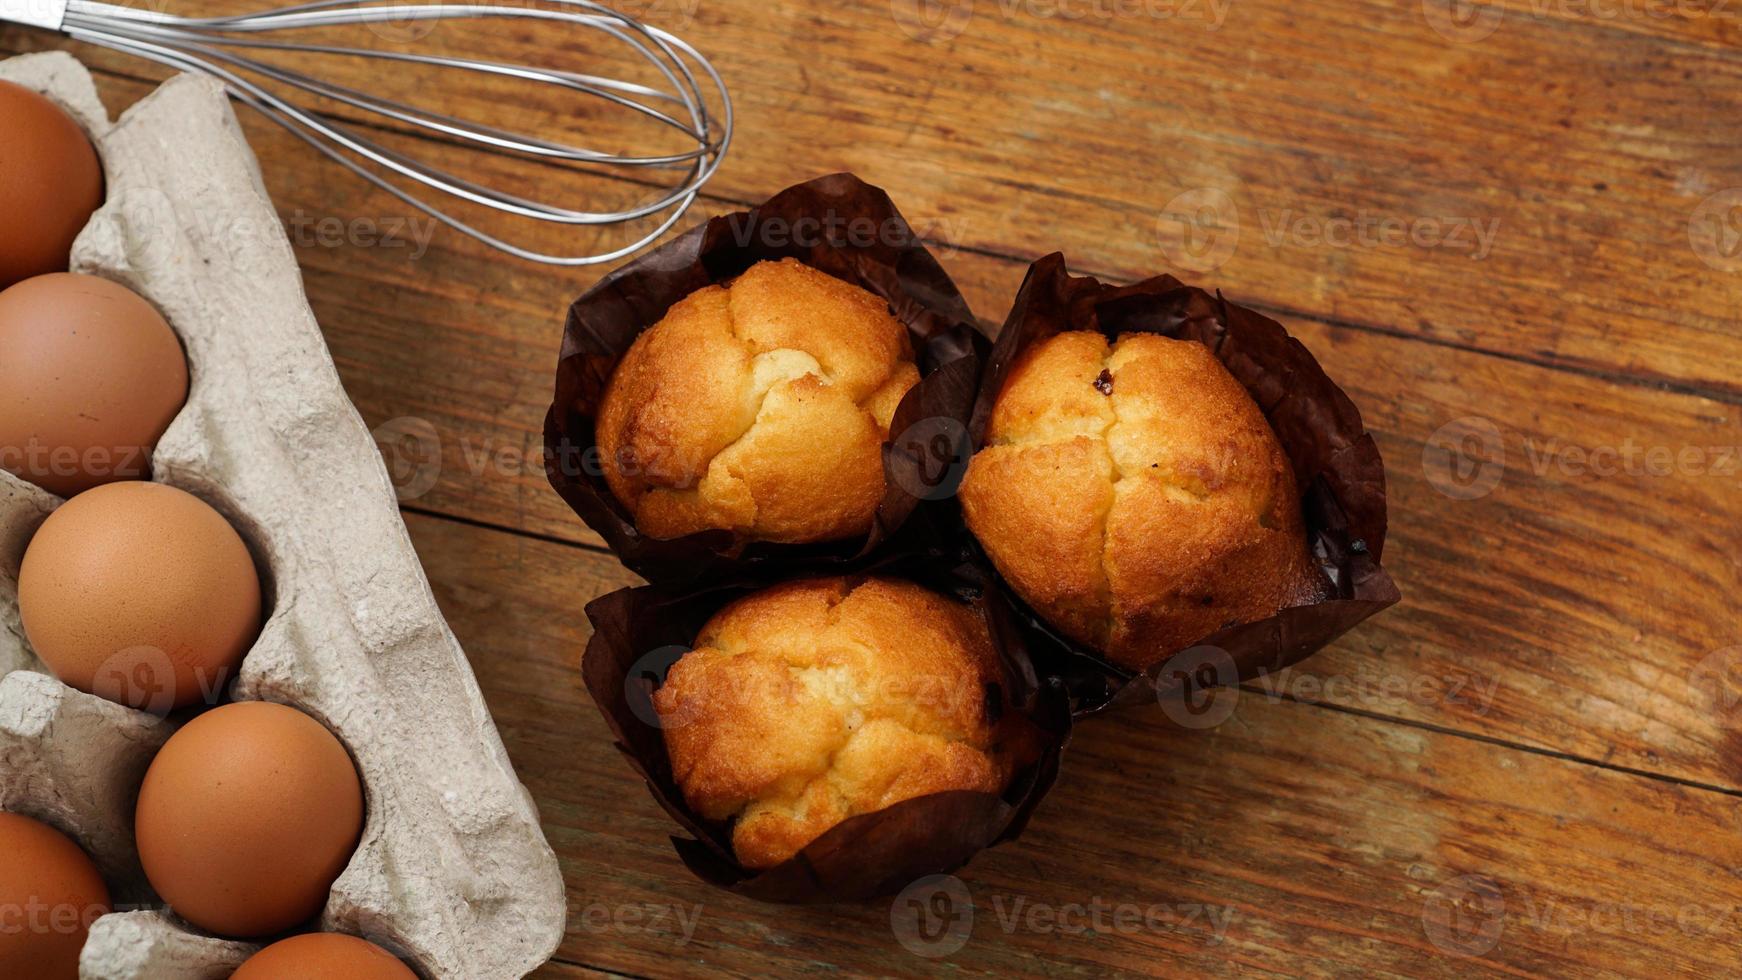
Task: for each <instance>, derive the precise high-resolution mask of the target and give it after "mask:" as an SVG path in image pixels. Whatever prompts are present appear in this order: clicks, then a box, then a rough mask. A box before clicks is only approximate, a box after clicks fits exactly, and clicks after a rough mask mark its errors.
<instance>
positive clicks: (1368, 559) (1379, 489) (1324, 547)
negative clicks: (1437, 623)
mask: <svg viewBox="0 0 1742 980" xmlns="http://www.w3.org/2000/svg"><path fill="white" fill-rule="evenodd" d="M1066 330H1098V331H1100V332H1101V333H1103V334H1105V335H1106V336H1107V337H1108V338H1110V339H1111V338H1116V337H1117V336H1118V335H1119V334H1122V333H1136V332H1143V333H1156V334H1162V335H1164V336H1168V337H1174V338H1177V339H1181V340H1196V341H1198V342H1200V343H1202V344H1204V345H1205V346H1207V347H1209V348H1210V350H1212V351H1214V352H1215V354H1216V356H1217V357H1218V358H1220V359H1221V361H1222V363H1223V364H1224V365H1226V366H1227V368H1228V370H1229V372H1230V373H1232V374H1233V375H1234V377H1235V378H1236V379H1238V380H1239V382H1240V383H1241V384H1242V385H1244V386H1245V387H1246V390H1247V391H1248V392H1250V393H1251V395H1252V398H1253V400H1254V401H1256V402H1257V403H1258V407H1259V408H1261V409H1263V411H1264V415H1265V417H1266V418H1268V419H1269V420H1270V425H1271V427H1272V428H1273V429H1275V430H1276V435H1277V437H1278V438H1279V439H1280V440H1281V442H1282V447H1283V450H1284V451H1285V452H1286V453H1287V454H1288V458H1289V460H1290V462H1291V463H1292V464H1293V465H1294V473H1295V477H1296V480H1297V481H1298V484H1299V486H1300V487H1301V508H1302V515H1303V516H1304V518H1305V523H1306V533H1307V542H1308V544H1309V545H1310V547H1311V550H1312V553H1313V555H1314V557H1315V558H1316V559H1317V562H1318V566H1319V569H1320V570H1321V571H1322V573H1323V575H1324V578H1325V591H1324V593H1323V598H1321V599H1319V600H1318V601H1316V602H1313V603H1310V604H1307V605H1300V606H1294V607H1291V608H1287V609H1283V610H1281V611H1280V612H1278V613H1277V614H1276V615H1274V616H1271V617H1269V618H1267V619H1262V620H1258V621H1256V622H1251V623H1245V624H1241V625H1237V626H1231V627H1228V628H1226V629H1223V630H1221V631H1219V632H1217V633H1214V634H1212V635H1210V636H1208V637H1205V638H1204V639H1202V640H1200V641H1199V642H1198V643H1197V644H1194V646H1196V647H1210V648H1213V649H1215V650H1219V651H1221V652H1222V653H1225V654H1226V655H1227V657H1228V658H1230V659H1231V661H1232V666H1233V668H1235V669H1237V670H1238V672H1239V676H1240V678H1241V679H1242V680H1249V679H1251V678H1253V677H1255V676H1258V675H1260V674H1263V673H1266V672H1269V671H1275V670H1281V669H1282V668H1284V667H1287V666H1289V665H1290V664H1294V663H1298V662H1299V661H1301V660H1302V659H1304V658H1306V657H1307V656H1309V655H1311V654H1312V653H1314V652H1315V651H1317V650H1318V649H1319V648H1321V647H1323V646H1324V645H1325V644H1327V643H1329V642H1331V641H1332V640H1334V639H1336V638H1337V637H1338V636H1341V635H1342V634H1344V633H1346V632H1348V631H1349V630H1350V629H1351V628H1353V627H1354V626H1355V625H1356V624H1357V623H1360V622H1361V621H1362V620H1364V619H1366V618H1367V617H1369V616H1372V615H1374V614H1375V613H1377V612H1379V611H1380V610H1382V609H1384V608H1385V607H1387V606H1389V605H1392V604H1393V603H1395V602H1397V601H1398V599H1399V598H1400V595H1399V593H1398V591H1397V586H1396V585H1395V584H1393V583H1392V581H1391V576H1390V575H1388V574H1386V572H1385V569H1384V568H1383V567H1381V565H1380V558H1381V555H1382V553H1383V551H1384V549H1385V465H1384V463H1383V462H1382V461H1381V460H1380V458H1379V448H1378V446H1376V445H1375V444H1374V442H1373V437H1372V436H1370V435H1368V434H1367V431H1366V429H1365V428H1364V427H1363V426H1362V424H1361V413H1360V411H1359V410H1358V409H1356V408H1355V403H1354V402H1352V401H1350V400H1349V396H1348V395H1346V394H1344V393H1343V390H1342V389H1341V388H1339V387H1337V385H1336V383H1335V382H1333V381H1331V379H1330V378H1328V377H1326V375H1325V372H1324V371H1323V369H1321V368H1320V367H1319V364H1318V361H1317V360H1315V359H1314V358H1313V355H1312V353H1311V352H1309V351H1308V350H1307V349H1306V348H1305V347H1304V346H1302V345H1301V343H1300V342H1299V341H1297V340H1295V339H1293V338H1292V337H1290V336H1289V335H1288V332H1287V331H1286V330H1284V329H1283V327H1282V325H1281V324H1279V323H1277V322H1276V321H1275V320H1271V319H1269V318H1268V317H1265V316H1262V315H1260V314H1258V313H1254V312H1253V311H1251V310H1248V309H1245V308H1244V307H1240V306H1236V305H1234V304H1233V303H1230V302H1228V301H1227V300H1225V299H1223V298H1222V297H1221V295H1220V294H1217V295H1211V294H1210V293H1207V292H1205V291H1204V290H1202V289H1197V288H1194V287H1188V286H1186V285H1184V284H1183V283H1181V282H1180V281H1179V280H1177V279H1174V278H1173V277H1172V276H1157V277H1155V278H1153V279H1146V280H1144V281H1143V282H1139V283H1135V284H1133V285H1129V286H1110V285H1106V284H1103V283H1101V282H1100V281H1098V280H1096V279H1094V278H1090V277H1081V278H1079V277H1075V276H1072V275H1070V274H1069V273H1067V272H1066V270H1065V260H1064V256H1063V255H1061V254H1059V253H1054V254H1052V255H1049V256H1047V257H1045V258H1043V259H1041V260H1040V261H1038V262H1036V263H1035V264H1034V265H1033V266H1031V267H1030V268H1029V270H1028V277H1027V279H1026V280H1024V282H1023V284H1022V290H1021V292H1019V293H1018V294H1017V297H1016V302H1015V305H1014V306H1013V307H1012V309H1011V311H1010V316H1009V318H1008V319H1007V320H1006V321H1005V323H1004V329H1003V330H1002V331H1001V332H1000V333H999V335H998V339H997V342H996V344H995V345H994V347H993V350H992V356H991V360H990V361H989V362H988V363H987V366H986V372H985V375H984V377H983V378H982V380H981V385H980V394H979V397H978V399H977V400H976V402H975V405H974V418H973V422H972V424H971V425H970V434H971V437H972V439H973V444H974V446H975V447H976V448H978V447H979V446H980V445H981V444H982V442H983V439H984V435H985V432H986V427H987V425H988V423H989V421H990V419H991V412H992V403H993V401H994V400H995V399H996V398H997V395H998V393H999V391H1000V390H1002V388H1003V386H1004V380H1005V378H1006V377H1007V376H1008V375H1009V373H1010V369H1011V367H1012V366H1013V365H1014V364H1015V363H1016V359H1017V357H1018V356H1020V354H1021V353H1022V351H1023V350H1025V349H1026V348H1027V347H1028V345H1030V344H1033V343H1035V342H1037V341H1041V340H1044V339H1046V338H1047V337H1050V336H1052V335H1053V334H1056V333H1060V332H1063V331H1066ZM1000 588H1003V585H1002V582H1000ZM1006 591H1008V590H1006ZM1009 601H1010V603H1011V604H1012V606H1013V607H1015V608H1017V609H1020V610H1023V612H1024V614H1025V616H1026V618H1027V619H1028V622H1029V625H1030V627H1031V637H1032V642H1031V646H1032V647H1033V652H1034V656H1035V658H1036V661H1037V662H1038V663H1039V665H1040V669H1041V670H1042V671H1043V672H1044V673H1052V674H1056V675H1057V676H1058V677H1059V678H1060V679H1061V680H1062V681H1063V682H1064V683H1065V684H1066V685H1067V686H1068V687H1069V689H1070V690H1071V692H1072V695H1073V697H1074V698H1075V700H1076V702H1077V711H1078V714H1089V713H1093V712H1096V711H1100V710H1103V709H1105V708H1108V707H1112V706H1116V705H1124V704H1133V703H1140V702H1144V701H1148V702H1151V703H1152V704H1153V702H1154V701H1155V699H1156V698H1157V697H1159V696H1166V695H1169V694H1172V693H1177V692H1178V690H1179V688H1180V686H1181V685H1182V684H1183V683H1188V682H1197V679H1195V678H1187V677H1184V676H1176V675H1175V671H1174V669H1173V667H1171V666H1170V665H1169V664H1167V663H1162V664H1158V665H1157V666H1156V667H1154V668H1151V669H1150V670H1149V671H1148V672H1147V673H1145V674H1142V675H1136V676H1133V675H1132V674H1131V673H1130V672H1128V671H1125V670H1123V669H1121V668H1119V667H1116V666H1114V665H1112V664H1110V663H1108V662H1106V661H1105V660H1104V659H1102V658H1101V657H1100V656H1099V655H1098V654H1097V653H1096V652H1094V651H1093V650H1090V649H1088V648H1086V647H1083V646H1081V645H1079V644H1075V643H1072V642H1070V641H1068V640H1065V639H1064V638H1062V637H1060V636H1059V635H1057V634H1056V633H1055V632H1054V631H1052V630H1051V629H1049V628H1048V627H1047V626H1046V624H1045V623H1044V622H1043V621H1042V620H1041V619H1040V617H1038V616H1036V615H1034V614H1033V612H1032V611H1030V610H1028V608H1027V607H1026V606H1025V605H1024V604H1023V603H1022V601H1021V600H1020V599H1019V598H1017V597H1016V596H1015V595H1014V594H1010V595H1009ZM1160 652H1161V653H1163V654H1164V655H1166V654H1172V653H1175V652H1177V651H1160ZM1192 661H1193V663H1194V664H1195V665H1196V664H1201V663H1202V662H1203V661H1202V659H1201V658H1195V657H1194V658H1192ZM1224 679H1226V678H1224Z"/></svg>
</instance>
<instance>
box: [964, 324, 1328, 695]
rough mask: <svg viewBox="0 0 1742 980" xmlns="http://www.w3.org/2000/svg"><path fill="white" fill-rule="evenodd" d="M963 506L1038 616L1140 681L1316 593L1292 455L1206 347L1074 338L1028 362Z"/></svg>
mask: <svg viewBox="0 0 1742 980" xmlns="http://www.w3.org/2000/svg"><path fill="white" fill-rule="evenodd" d="M961 503H962V509H963V512H964V514H965V515H966V518H967V522H968V527H969V528H970V529H971V530H972V531H973V533H974V536H975V537H976V538H978V539H979V541H980V543H981V545H982V546H983V547H984V548H985V549H986V553H987V555H988V556H989V557H990V558H991V559H992V562H993V564H994V565H996V566H997V568H998V571H999V572H1000V573H1001V574H1002V575H1003V577H1004V579H1005V581H1007V582H1008V583H1009V584H1010V586H1011V588H1012V589H1014V590H1015V592H1016V593H1017V594H1018V595H1020V596H1021V597H1022V598H1023V600H1025V601H1026V602H1027V603H1028V604H1029V606H1031V607H1032V608H1033V609H1034V610H1035V611H1036V612H1037V613H1039V614H1040V615H1041V616H1042V617H1044V618H1045V619H1046V620H1047V621H1048V622H1050V623H1051V624H1052V625H1053V626H1054V627H1056V628H1057V629H1058V630H1059V631H1060V632H1062V633H1063V634H1064V635H1065V636H1067V637H1069V638H1070V639H1072V640H1074V641H1076V642H1078V643H1081V644H1084V645H1086V646H1089V647H1092V648H1094V649H1096V650H1098V651H1100V652H1101V653H1102V654H1104V655H1105V656H1106V657H1107V659H1109V660H1110V661H1112V662H1113V663H1115V664H1118V665H1120V666H1122V667H1126V668H1129V669H1131V670H1144V669H1146V668H1148V667H1151V666H1153V665H1154V664H1156V663H1159V662H1161V661H1162V660H1164V659H1166V658H1167V657H1168V656H1169V655H1170V654H1172V653H1174V652H1176V651H1178V650H1180V649H1182V648H1184V647H1186V646H1189V645H1190V644H1192V643H1193V642H1195V641H1197V640H1201V639H1203V638H1204V637H1206V636H1209V635H1210V634H1212V633H1214V632H1216V631H1217V630H1219V629H1222V628H1223V627H1226V626H1230V625H1233V624H1236V623H1241V622H1249V621H1252V620H1255V619H1262V618H1264V617H1266V616H1269V615H1272V614H1273V613H1275V612H1276V611H1277V610H1278V609H1280V608H1282V607H1284V606H1287V605H1293V604H1295V603H1297V602H1300V601H1306V600H1307V599H1309V598H1311V597H1312V594H1313V593H1314V592H1315V591H1316V590H1317V589H1318V573H1317V572H1316V570H1315V569H1314V568H1313V566H1312V564H1311V562H1310V561H1309V556H1308V554H1307V548H1306V535H1305V532H1304V530H1303V529H1302V523H1301V513H1300V495H1299V492H1298V491H1297V489H1296V487H1295V481H1294V472H1293V470H1292V469H1291V467H1290V466H1289V462H1288V459H1287V458H1286V457H1285V456H1284V455H1283V452H1282V446H1281V445H1280V444H1279V443H1278V442H1277V439H1276V434H1275V433H1274V432H1272V431H1271V429H1270V425H1269V423H1268V422H1267V421H1266V420H1265V418H1264V414H1263V413H1262V412H1261V411H1259V409H1258V406H1257V405H1256V404H1254V403H1253V401H1252V398H1251V397H1250V396H1249V395H1248V394H1247V392H1246V390H1245V389H1244V388H1243V387H1241V385H1240V383H1239V382H1238V381H1236V380H1235V379H1234V377H1233V376H1232V375H1230V374H1229V373H1228V370H1227V368H1225V367H1224V366H1223V365H1222V362H1221V361H1219V360H1217V359H1216V357H1215V355H1214V354H1212V353H1211V352H1210V350H1209V348H1207V347H1205V346H1203V345H1202V344H1199V343H1197V342H1195V341H1185V340H1172V339H1169V338H1167V337H1162V336H1159V335H1155V334H1148V333H1130V334H1124V335H1121V336H1120V337H1119V338H1118V340H1117V341H1116V342H1114V343H1112V344H1111V345H1109V343H1108V341H1107V338H1106V337H1105V336H1103V335H1102V334H1100V333H1098V332H1094V331H1071V332H1066V333H1060V334H1056V335H1054V336H1052V337H1050V338H1048V339H1046V340H1044V341H1041V342H1038V343H1035V344H1033V345H1031V346H1030V347H1029V348H1028V349H1027V350H1026V351H1024V353H1023V355H1022V356H1021V358H1020V359H1019V360H1018V362H1017V363H1016V365H1015V366H1014V367H1013V368H1012V369H1011V372H1010V374H1009V376H1008V378H1007V379H1006V380H1005V383H1004V386H1003V389H1002V390H1001V391H1000V392H999V394H998V397H997V400H996V401H995V402H994V404H993V408H992V414H991V418H990V421H989V426H988V428H987V431H986V434H985V440H984V448H982V449H981V450H980V451H979V452H978V453H976V454H975V455H974V458H973V460H972V461H971V462H970V464H969V466H968V472H967V475H966V477H965V478H964V480H963V482H962V487H961Z"/></svg>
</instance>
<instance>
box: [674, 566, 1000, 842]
mask: <svg viewBox="0 0 1742 980" xmlns="http://www.w3.org/2000/svg"><path fill="white" fill-rule="evenodd" d="M1001 676H1002V672H1001V669H1000V665H999V660H998V655H997V653H996V652H995V651H994V649H993V646H992V639H991V636H990V635H989V633H988V632H987V629H986V626H985V624H984V623H983V622H982V621H981V620H980V619H979V617H977V616H976V615H975V614H974V613H973V612H972V611H971V610H969V609H968V608H967V607H965V606H963V605H961V604H959V603H956V602H954V601H952V600H949V599H946V598H945V597H943V596H941V595H938V594H937V593H934V592H931V591H929V590H927V589H925V588H922V587H920V586H918V585H915V584H913V583H911V582H906V581H901V580H896V579H887V578H867V579H846V578H823V579H807V580H800V581H795V582H788V583H785V584H782V585H778V586H775V587H773V588H769V589H765V590H763V591H760V592H756V593H752V594H751V595H748V596H746V597H744V598H742V599H739V600H737V601H736V602H733V603H732V604H730V605H728V606H726V607H725V608H724V609H722V610H721V611H720V612H719V613H717V614H716V615H715V616H714V617H713V619H711V620H710V621H709V622H708V623H707V625H706V626H704V627H703V628H702V631H701V633H700V634H699V635H698V636H697V637H696V641H695V648H694V649H692V650H691V651H690V652H689V653H686V654H685V655H684V656H683V658H682V659H680V660H679V661H678V662H677V663H676V664H675V665H674V666H673V667H672V669H671V671H670V673H669V674H668V676H667V677H666V681H665V683H664V685H662V686H661V687H660V688H659V690H658V691H656V692H654V699H653V703H654V707H655V709H656V710H657V711H658V712H659V715H660V720H661V724H662V727H663V729H664V735H665V743H666V749H667V751H668V753H669V754H670V757H671V767H672V774H673V776H674V777H675V779H676V781H677V784H678V786H679V788H680V789H681V790H682V791H683V795H684V798H685V799H686V800H687V801H688V802H689V804H690V806H691V807H692V808H694V809H695V810H696V812H698V813H700V814H701V815H702V816H703V817H705V818H707V819H710V820H734V819H735V821H736V823H735V824H734V826H733V831H732V844H733V849H734V850H735V851H736V852H737V855H738V860H739V862H740V863H742V864H743V865H744V866H745V867H748V868H769V867H773V866H775V865H778V864H780V863H782V862H784V861H786V860H787V859H789V858H791V857H793V856H794V855H795V854H797V853H798V852H799V851H801V850H803V849H804V847H805V846H806V845H807V844H809V843H810V842H811V841H813V840H816V839H817V838H818V837H820V836H822V835H823V834H824V833H826V832H827V831H828V830H829V829H830V828H832V827H834V826H835V825H837V824H839V823H841V822H842V821H844V820H846V819H848V818H849V817H853V816H857V815H859V814H863V813H872V812H875V811H877V810H881V809H884V808H885V807H889V806H893V805H895V804H897V803H900V802H902V801H904V800H910V799H914V798H917V797H921V796H927V795H930V794H933V793H940V792H945V791H949V790H977V791H981V792H988V793H997V792H1002V791H1003V789H1004V788H1005V786H1006V785H1007V784H1008V783H1009V780H1010V777H1011V775H1012V773H1013V772H1014V771H1015V770H1016V768H1017V767H1018V766H1019V765H1020V764H1021V763H1022V762H1023V761H1024V760H1025V759H1026V758H1027V755H1028V753H1029V752H1030V748H1029V746H1030V745H1031V740H1032V738H1033V735H1032V730H1031V729H1030V728H1029V727H1028V725H1027V722H1026V719H1025V718H1024V717H1023V716H1022V715H1020V714H1019V713H1017V712H1015V711H1014V710H1012V711H1005V710H1004V693H1003V685H1002V683H1001V680H1000V679H1001Z"/></svg>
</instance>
